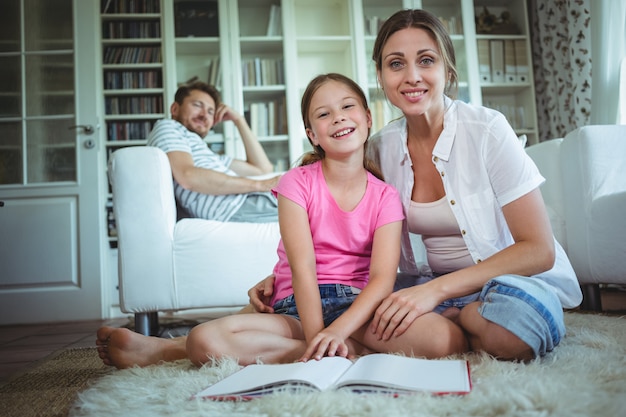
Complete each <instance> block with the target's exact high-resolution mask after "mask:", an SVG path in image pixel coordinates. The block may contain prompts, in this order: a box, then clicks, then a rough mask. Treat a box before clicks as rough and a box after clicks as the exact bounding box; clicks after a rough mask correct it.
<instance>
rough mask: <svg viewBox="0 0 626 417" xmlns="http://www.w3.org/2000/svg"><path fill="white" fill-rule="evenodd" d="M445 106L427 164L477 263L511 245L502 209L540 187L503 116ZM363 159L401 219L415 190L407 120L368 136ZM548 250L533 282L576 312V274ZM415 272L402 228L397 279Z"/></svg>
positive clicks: (536, 172)
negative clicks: (398, 201)
mask: <svg viewBox="0 0 626 417" xmlns="http://www.w3.org/2000/svg"><path fill="white" fill-rule="evenodd" d="M445 106H446V113H445V116H444V128H443V132H442V133H441V136H439V139H438V140H437V143H436V145H435V148H434V149H433V155H432V163H433V164H434V165H435V167H437V170H438V171H439V173H440V175H441V179H442V181H443V186H444V189H445V192H446V198H447V201H448V203H449V205H450V208H451V209H452V212H453V213H454V216H455V218H456V220H457V222H458V224H459V229H460V231H461V235H462V236H463V239H464V241H465V244H466V245H467V248H468V250H469V253H470V255H471V256H472V259H473V260H474V262H476V263H478V262H481V261H482V260H484V259H487V258H488V257H490V256H492V255H493V254H495V253H497V252H499V251H501V250H503V249H504V248H506V247H508V246H510V245H512V244H513V243H514V240H513V237H512V235H511V232H510V230H509V228H508V225H507V223H506V219H505V218H504V215H503V213H502V207H503V206H505V205H507V204H508V203H510V202H512V201H514V200H516V199H518V198H520V197H522V196H523V195H525V194H527V193H529V192H530V191H532V190H534V189H536V188H537V187H539V186H540V185H541V184H542V183H543V182H544V181H545V179H544V178H543V177H542V176H541V174H540V173H539V170H538V169H537V167H536V165H535V164H534V162H533V161H532V160H531V159H530V157H528V155H526V152H524V150H523V148H522V146H521V145H520V143H519V141H518V139H517V136H516V134H515V132H514V131H513V129H512V128H511V126H510V125H509V123H508V122H507V121H506V119H505V118H504V116H503V115H502V114H500V113H498V112H496V111H494V110H491V109H488V108H485V107H480V106H473V105H469V104H466V103H464V102H462V101H452V100H450V99H449V98H447V97H446V98H445ZM368 153H369V154H370V156H371V157H372V158H373V159H374V160H375V161H377V162H378V163H379V164H380V167H381V169H382V172H383V175H384V177H385V181H386V182H388V183H390V184H392V185H393V186H395V187H396V189H397V190H398V192H399V193H400V196H401V198H402V204H403V207H404V210H405V215H406V214H407V213H408V209H409V204H410V201H411V195H412V190H413V170H412V161H411V158H410V156H409V152H408V148H407V127H406V120H405V119H404V118H401V119H398V120H396V121H394V122H392V123H390V124H389V125H387V126H385V127H384V128H383V129H382V130H381V131H380V132H378V133H376V134H375V135H374V136H372V138H371V139H370V144H369V145H368ZM554 242H555V245H556V262H555V265H554V267H553V268H552V269H551V270H549V271H546V272H544V273H542V274H540V275H538V276H536V277H535V278H539V279H541V280H542V281H544V282H545V283H547V284H548V285H549V286H550V287H552V288H553V289H554V290H555V292H556V293H557V295H558V296H559V299H560V300H561V303H562V304H563V306H564V307H566V308H571V307H575V306H577V305H578V304H579V303H580V301H581V299H582V294H581V292H580V287H579V285H578V281H577V279H576V274H575V273H574V270H573V268H572V266H571V264H570V262H569V259H568V258H567V255H566V254H565V251H564V250H563V248H562V247H561V246H560V245H559V243H558V242H557V241H556V239H555V240H554ZM419 270H420V268H419V267H418V265H417V263H416V262H415V255H414V253H413V248H412V245H411V242H410V237H409V230H408V224H407V222H406V220H405V222H404V225H403V235H402V257H401V260H400V271H401V272H405V273H409V274H415V275H417V274H419Z"/></svg>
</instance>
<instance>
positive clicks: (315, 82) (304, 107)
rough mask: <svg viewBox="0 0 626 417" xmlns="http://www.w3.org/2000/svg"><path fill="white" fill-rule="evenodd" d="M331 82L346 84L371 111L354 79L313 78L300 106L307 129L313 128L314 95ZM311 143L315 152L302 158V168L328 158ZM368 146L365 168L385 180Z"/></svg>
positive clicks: (326, 76)
mask: <svg viewBox="0 0 626 417" xmlns="http://www.w3.org/2000/svg"><path fill="white" fill-rule="evenodd" d="M329 81H336V82H339V83H342V84H344V85H345V86H346V87H348V88H349V89H350V90H352V91H353V92H354V93H355V94H356V95H357V96H358V98H359V100H360V101H361V105H362V106H363V108H364V109H365V110H369V106H368V105H367V98H366V97H365V93H363V90H362V89H361V87H359V85H358V84H357V83H356V82H354V81H353V80H352V79H350V78H348V77H346V76H345V75H342V74H337V73H333V72H331V73H328V74H320V75H318V76H317V77H315V78H313V79H312V80H311V82H309V85H308V86H307V88H306V90H305V91H304V94H303V95H302V102H301V104H300V110H301V112H302V121H303V122H304V128H305V129H310V128H311V119H310V118H309V109H310V107H311V101H312V100H313V95H314V94H315V92H316V91H317V90H318V89H319V88H320V87H321V86H322V85H324V84H326V83H327V82H329ZM369 133H370V132H369V129H368V130H367V136H368V138H369ZM307 137H308V136H307ZM309 143H310V144H311V146H313V151H312V152H307V153H305V154H304V155H303V156H302V158H301V160H300V165H301V166H302V165H309V164H312V163H314V162H317V161H321V160H322V159H324V158H325V157H326V153H325V152H324V149H322V147H321V146H319V145H317V146H316V145H314V144H313V142H312V141H311V139H310V138H309ZM367 144H368V141H367V140H366V141H365V144H364V147H365V149H364V152H363V166H364V167H365V169H366V170H368V171H369V172H371V173H372V175H374V176H375V177H376V178H378V179H380V180H383V174H382V172H381V170H380V167H378V165H377V164H376V163H375V162H374V161H372V160H370V159H369V158H368V157H367V156H366V155H367Z"/></svg>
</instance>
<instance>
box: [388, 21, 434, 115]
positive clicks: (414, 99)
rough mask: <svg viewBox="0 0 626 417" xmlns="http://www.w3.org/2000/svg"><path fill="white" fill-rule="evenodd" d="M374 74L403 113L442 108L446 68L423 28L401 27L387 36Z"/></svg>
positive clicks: (429, 111) (389, 97)
mask: <svg viewBox="0 0 626 417" xmlns="http://www.w3.org/2000/svg"><path fill="white" fill-rule="evenodd" d="M378 77H379V81H380V85H381V86H382V88H383V90H384V92H385V95H386V96H387V98H388V99H389V101H390V102H391V103H392V104H393V105H395V106H396V107H398V108H399V109H400V110H401V111H402V113H403V114H404V115H406V116H419V115H425V114H426V115H428V114H429V113H433V112H440V111H443V95H444V90H445V86H446V69H445V65H444V62H443V59H442V58H441V55H440V53H439V48H438V47H437V43H436V42H435V41H434V40H433V39H432V38H431V37H430V35H429V33H428V32H427V31H425V30H424V29H418V28H406V29H401V30H399V31H397V32H396V33H394V34H393V35H391V36H390V37H389V39H388V40H387V43H386V44H385V46H384V47H383V50H382V64H381V69H380V71H379V73H378Z"/></svg>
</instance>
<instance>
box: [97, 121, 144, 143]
mask: <svg viewBox="0 0 626 417" xmlns="http://www.w3.org/2000/svg"><path fill="white" fill-rule="evenodd" d="M152 124H153V122H152V121H150V120H144V121H133V122H108V123H107V140H109V141H116V140H145V139H146V138H147V137H148V134H149V133H150V131H151V130H152Z"/></svg>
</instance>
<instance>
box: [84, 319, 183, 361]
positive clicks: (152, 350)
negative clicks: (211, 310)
mask: <svg viewBox="0 0 626 417" xmlns="http://www.w3.org/2000/svg"><path fill="white" fill-rule="evenodd" d="M96 345H97V346H98V355H99V356H100V359H102V362H103V363H104V364H105V365H109V366H115V367H116V368H118V369H123V368H130V367H133V366H141V367H143V366H148V365H154V364H156V363H159V362H161V361H166V362H168V361H174V360H177V359H185V358H186V357H187V352H186V350H185V337H179V338H174V339H161V338H159V337H154V336H144V335H142V334H139V333H135V332H133V331H132V330H129V329H126V328H114V327H107V326H105V327H101V328H100V329H98V332H97V339H96Z"/></svg>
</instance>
